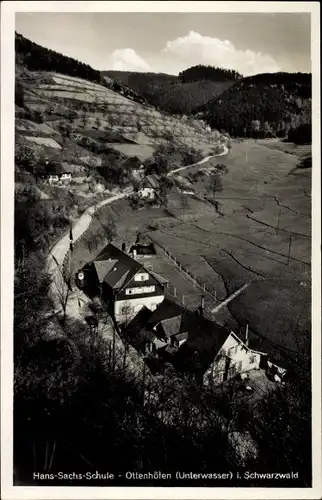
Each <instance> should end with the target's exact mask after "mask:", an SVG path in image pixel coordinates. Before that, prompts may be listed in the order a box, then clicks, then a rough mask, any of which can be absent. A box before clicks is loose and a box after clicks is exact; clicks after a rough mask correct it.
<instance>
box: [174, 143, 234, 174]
mask: <svg viewBox="0 0 322 500" xmlns="http://www.w3.org/2000/svg"><path fill="white" fill-rule="evenodd" d="M228 151H229V149H228V148H227V146H224V150H223V152H222V153H219V154H218V155H210V156H206V157H205V158H203V159H202V160H200V161H197V163H192V164H191V165H185V166H184V167H179V168H175V169H174V170H171V172H169V173H168V174H167V177H171V175H173V174H176V173H177V172H181V170H186V169H187V168H191V167H196V166H197V165H202V164H203V163H206V162H207V161H209V160H211V158H217V157H218V156H224V155H227V154H228Z"/></svg>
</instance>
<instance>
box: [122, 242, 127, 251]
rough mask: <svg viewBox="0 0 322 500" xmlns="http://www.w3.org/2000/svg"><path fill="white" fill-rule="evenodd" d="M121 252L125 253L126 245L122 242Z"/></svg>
mask: <svg viewBox="0 0 322 500" xmlns="http://www.w3.org/2000/svg"><path fill="white" fill-rule="evenodd" d="M122 252H124V253H125V252H126V244H125V242H124V241H123V243H122Z"/></svg>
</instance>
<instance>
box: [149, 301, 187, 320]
mask: <svg viewBox="0 0 322 500" xmlns="http://www.w3.org/2000/svg"><path fill="white" fill-rule="evenodd" d="M184 312H185V309H184V308H183V307H181V306H179V305H178V304H176V303H175V302H173V301H172V300H169V299H167V298H165V299H164V300H163V301H162V302H161V304H160V305H159V306H158V307H157V308H156V309H155V310H154V311H153V313H152V315H151V316H150V318H149V321H148V323H149V325H150V326H152V327H153V326H154V325H157V324H158V323H160V322H161V321H163V320H164V319H168V318H174V317H176V316H181V315H182V314H183V313H184Z"/></svg>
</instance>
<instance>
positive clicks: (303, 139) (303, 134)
mask: <svg viewBox="0 0 322 500" xmlns="http://www.w3.org/2000/svg"><path fill="white" fill-rule="evenodd" d="M287 140H288V141H289V142H294V144H311V143H312V126H311V124H308V123H304V124H302V125H299V126H298V127H296V128H291V129H290V130H289V132H288V135H287Z"/></svg>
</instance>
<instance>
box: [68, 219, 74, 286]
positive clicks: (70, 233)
mask: <svg viewBox="0 0 322 500" xmlns="http://www.w3.org/2000/svg"><path fill="white" fill-rule="evenodd" d="M72 251H73V227H72V224H71V225H70V230H69V251H68V283H67V284H68V288H69V290H70V291H72V285H71V276H72Z"/></svg>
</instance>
